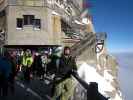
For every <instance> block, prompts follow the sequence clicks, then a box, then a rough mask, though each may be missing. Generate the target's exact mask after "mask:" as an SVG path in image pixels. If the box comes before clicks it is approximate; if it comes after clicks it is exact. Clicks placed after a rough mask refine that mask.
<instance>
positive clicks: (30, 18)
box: [23, 15, 35, 25]
mask: <svg viewBox="0 0 133 100" xmlns="http://www.w3.org/2000/svg"><path fill="white" fill-rule="evenodd" d="M34 18H35V16H34V15H23V23H24V25H33V24H34Z"/></svg>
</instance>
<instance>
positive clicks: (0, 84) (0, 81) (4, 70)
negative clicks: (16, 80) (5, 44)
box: [0, 51, 12, 100]
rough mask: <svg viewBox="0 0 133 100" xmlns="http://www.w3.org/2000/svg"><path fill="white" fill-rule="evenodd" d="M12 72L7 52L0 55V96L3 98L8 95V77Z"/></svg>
mask: <svg viewBox="0 0 133 100" xmlns="http://www.w3.org/2000/svg"><path fill="white" fill-rule="evenodd" d="M11 72H12V65H11V62H10V55H9V52H8V51H6V52H5V53H4V56H0V98H2V100H3V99H5V98H6V97H7V95H8V86H9V85H8V79H9V76H10V74H11Z"/></svg>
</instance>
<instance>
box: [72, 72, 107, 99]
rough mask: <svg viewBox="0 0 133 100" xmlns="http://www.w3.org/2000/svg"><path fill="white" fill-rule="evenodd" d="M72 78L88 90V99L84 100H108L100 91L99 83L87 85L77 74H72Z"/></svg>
mask: <svg viewBox="0 0 133 100" xmlns="http://www.w3.org/2000/svg"><path fill="white" fill-rule="evenodd" d="M72 76H73V77H74V78H75V79H76V80H77V81H78V82H79V84H81V85H82V86H83V87H84V89H85V90H86V93H87V94H85V95H86V96H87V97H86V98H85V99H83V100H108V98H106V97H105V96H103V95H102V94H101V93H100V92H99V91H98V83H96V82H90V84H88V83H86V82H85V81H84V80H83V79H82V78H80V77H79V76H78V74H77V73H72Z"/></svg>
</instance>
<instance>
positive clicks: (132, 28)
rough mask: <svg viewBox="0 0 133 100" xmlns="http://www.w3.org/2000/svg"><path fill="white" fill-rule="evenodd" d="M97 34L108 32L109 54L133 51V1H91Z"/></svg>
mask: <svg viewBox="0 0 133 100" xmlns="http://www.w3.org/2000/svg"><path fill="white" fill-rule="evenodd" d="M90 2H91V3H92V5H93V7H92V8H91V10H90V12H91V14H92V16H93V23H94V27H95V30H96V32H107V35H108V38H107V48H108V51H109V52H132V51H133V0H90Z"/></svg>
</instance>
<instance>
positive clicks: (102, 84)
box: [78, 62, 122, 100]
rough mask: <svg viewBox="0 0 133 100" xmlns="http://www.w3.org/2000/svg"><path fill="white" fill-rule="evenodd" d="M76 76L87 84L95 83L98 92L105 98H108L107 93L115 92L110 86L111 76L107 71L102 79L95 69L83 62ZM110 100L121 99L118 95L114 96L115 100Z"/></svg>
mask: <svg viewBox="0 0 133 100" xmlns="http://www.w3.org/2000/svg"><path fill="white" fill-rule="evenodd" d="M78 74H79V76H80V77H81V78H82V79H84V80H85V81H86V82H87V83H88V84H89V83H90V82H97V83H98V88H99V89H98V90H99V92H100V93H101V94H103V95H104V96H106V97H110V96H109V95H107V92H113V91H114V90H115V88H114V87H113V86H112V85H111V82H112V80H113V76H112V75H110V74H109V73H108V72H107V71H105V72H104V77H103V76H101V75H100V74H99V73H98V72H97V71H96V69H95V68H94V67H93V66H91V65H88V64H87V63H85V62H84V63H82V65H81V66H80V67H79V69H78ZM110 100H122V99H121V97H120V96H119V95H118V94H116V96H115V98H111V99H110Z"/></svg>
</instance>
